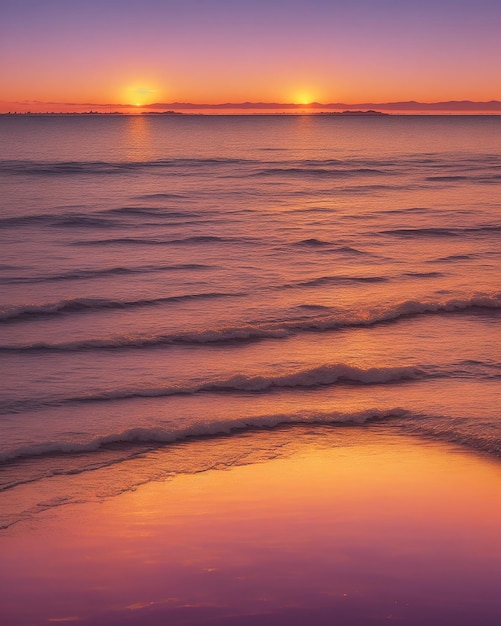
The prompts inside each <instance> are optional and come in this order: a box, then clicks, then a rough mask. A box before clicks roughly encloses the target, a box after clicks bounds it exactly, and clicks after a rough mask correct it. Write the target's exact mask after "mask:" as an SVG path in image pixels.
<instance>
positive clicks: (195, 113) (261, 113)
mask: <svg viewBox="0 0 501 626" xmlns="http://www.w3.org/2000/svg"><path fill="white" fill-rule="evenodd" d="M500 116H501V111H499V112H497V111H392V112H391V113H390V112H386V111H384V112H383V111H280V112H272V111H256V112H251V111H238V112H230V111H227V110H226V111H222V112H217V113H216V112H213V111H210V112H201V111H190V112H181V111H138V112H123V111H82V112H76V111H67V112H64V111H49V112H44V111H40V112H37V111H26V112H24V111H9V112H6V113H0V118H1V117H15V118H19V117H22V118H24V117H336V118H343V117H362V118H365V117H500Z"/></svg>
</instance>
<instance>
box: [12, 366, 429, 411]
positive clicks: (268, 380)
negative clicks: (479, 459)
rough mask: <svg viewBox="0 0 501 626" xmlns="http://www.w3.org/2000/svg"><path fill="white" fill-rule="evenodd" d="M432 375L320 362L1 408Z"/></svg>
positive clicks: (396, 380)
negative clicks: (294, 369)
mask: <svg viewBox="0 0 501 626" xmlns="http://www.w3.org/2000/svg"><path fill="white" fill-rule="evenodd" d="M433 375H436V374H434V373H432V372H431V371H427V370H426V369H425V368H418V367H413V366H405V367H370V368H366V369H364V368H360V367H356V366H353V365H348V364H345V363H337V364H333V365H320V366H317V367H310V368H306V369H303V370H300V371H298V372H289V373H286V374H280V375H275V376H273V375H262V376H248V375H245V374H240V375H236V376H231V377H229V378H225V379H219V380H212V381H208V382H204V383H199V384H194V385H186V386H181V385H171V386H169V385H167V386H163V387H141V388H136V389H113V390H111V391H103V392H98V393H93V394H91V393H89V394H85V395H82V396H73V397H67V398H63V399H60V400H47V401H43V400H42V401H39V400H37V401H36V402H35V403H34V402H32V401H30V400H17V401H12V402H4V403H3V406H2V407H1V412H2V413H3V414H6V413H12V412H18V411H20V410H22V411H26V410H30V409H32V408H37V409H39V408H40V407H41V406H62V405H67V404H82V403H93V402H109V401H114V400H132V399H134V398H164V397H170V396H179V395H193V394H197V393H222V392H223V393H228V392H230V393H231V392H241V391H244V392H254V393H264V392H267V391H275V390H277V389H293V388H296V387H304V388H317V387H325V386H329V385H334V384H336V383H345V384H353V385H380V384H388V383H399V382H404V381H410V380H417V379H422V378H426V377H430V376H433Z"/></svg>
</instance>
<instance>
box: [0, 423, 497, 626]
mask: <svg viewBox="0 0 501 626" xmlns="http://www.w3.org/2000/svg"><path fill="white" fill-rule="evenodd" d="M320 430H321V431H322V433H323V439H322V442H321V443H320V439H315V436H314V435H313V433H314V432H315V431H314V429H308V428H304V429H302V434H301V435H300V437H299V438H298V440H297V441H296V446H295V451H293V449H292V448H291V454H292V456H289V457H286V458H275V459H273V458H268V460H266V461H263V462H257V463H253V464H249V465H242V466H235V467H230V468H228V467H225V466H220V468H221V469H217V465H216V469H213V470H209V471H204V472H202V473H196V474H184V475H177V476H175V477H173V478H172V479H171V480H167V481H162V482H151V483H148V484H146V485H144V486H142V487H138V488H137V490H136V491H133V492H129V493H124V494H122V495H121V496H118V497H115V498H113V499H110V500H107V501H105V502H104V503H102V504H98V505H96V504H94V505H92V504H89V505H82V506H79V507H73V508H68V509H66V510H65V509H61V510H60V512H59V513H52V514H51V515H50V516H49V517H48V518H47V519H46V520H45V521H43V522H42V523H41V524H40V525H39V526H38V527H35V528H33V529H29V528H26V527H23V526H18V527H13V529H12V532H11V533H10V534H9V536H7V537H5V538H4V541H3V543H4V546H3V558H4V563H5V567H4V568H3V571H2V574H0V579H1V580H0V582H1V585H0V588H3V590H4V591H3V593H2V595H5V599H4V604H5V606H6V610H7V615H15V614H16V615H18V616H22V615H24V616H25V618H26V619H25V621H23V620H22V619H21V617H19V619H18V618H16V619H18V621H15V620H14V621H13V622H12V623H13V624H25V623H26V624H27V623H30V622H29V618H30V615H31V616H33V614H35V613H36V615H37V616H38V617H39V618H43V619H41V621H40V623H43V621H45V620H48V619H50V620H53V621H54V620H68V619H70V618H69V617H65V616H75V615H78V616H79V618H80V619H81V620H82V622H83V623H89V624H90V623H94V621H93V620H94V619H97V617H99V618H100V619H104V618H103V616H105V619H109V620H110V622H109V623H115V621H113V620H115V619H118V618H119V616H120V614H121V612H131V611H132V612H134V613H137V615H138V618H137V619H138V621H137V622H134V623H138V624H139V623H142V619H143V618H144V619H146V617H147V616H148V615H150V613H151V612H152V611H154V612H156V613H158V619H159V621H158V623H169V624H175V623H181V622H182V623H183V624H184V623H187V624H191V623H193V624H195V623H218V622H217V621H215V622H211V621H210V620H211V619H222V618H223V617H224V616H227V615H230V614H232V615H236V616H244V615H251V614H253V615H258V614H263V615H264V614H266V615H270V614H275V615H280V614H281V612H283V611H284V610H285V609H286V608H287V607H289V608H290V607H295V608H296V609H297V610H305V609H306V610H309V609H311V610H313V607H316V609H318V608H319V607H323V609H325V611H327V612H331V613H332V615H336V611H339V610H341V608H340V607H341V605H342V602H343V599H345V598H350V599H352V600H353V602H354V604H353V606H352V608H351V609H350V610H351V611H352V613H353V615H354V616H355V617H356V616H357V615H358V618H357V619H360V620H362V621H360V623H364V622H363V619H365V617H367V615H368V614H371V613H374V612H376V614H379V613H380V617H381V619H383V614H384V612H385V611H387V610H389V608H391V610H392V611H393V613H395V611H396V613H397V614H399V611H400V614H401V615H402V616H405V615H406V614H407V612H408V611H411V610H412V611H414V612H416V611H417V612H418V613H419V611H420V610H424V609H423V606H424V605H423V597H426V603H425V605H426V606H427V607H431V610H433V611H434V610H436V609H437V608H439V609H440V610H451V611H453V610H455V609H453V606H454V605H453V602H452V598H455V602H456V603H457V602H459V604H460V605H461V604H462V605H464V606H463V609H464V610H466V611H468V610H472V606H473V605H474V604H475V603H478V602H483V610H484V611H487V613H489V611H495V607H494V605H493V604H492V603H493V601H494V598H495V585H494V583H493V581H494V580H495V572H496V571H499V566H500V564H501V546H500V544H499V538H498V529H499V525H500V524H501V503H500V501H499V493H500V487H501V468H500V466H499V464H498V463H495V462H492V461H490V460H487V459H484V458H482V457H475V456H469V455H467V454H465V453H464V452H462V451H459V450H457V449H445V450H444V449H443V448H441V447H439V446H437V445H436V444H431V443H422V442H421V443H416V442H415V441H412V440H409V439H405V438H401V437H396V436H394V437H385V436H384V435H382V436H381V437H380V438H378V439H375V438H374V433H364V432H360V431H359V430H358V429H343V431H342V433H341V435H339V434H333V435H332V436H331V437H330V441H329V435H328V433H329V430H328V429H320ZM293 432H294V431H290V430H288V431H287V430H284V431H283V432H280V431H279V432H269V433H268V432H260V433H255V434H254V435H252V446H253V448H255V449H259V448H261V449H262V450H263V449H265V448H268V450H273V449H276V450H278V454H280V452H279V450H280V445H281V444H283V445H288V444H289V443H290V440H291V434H292V433H293ZM298 432H299V433H300V432H301V429H299V431H298ZM317 432H318V431H317ZM292 437H293V434H292ZM236 439H237V440H238V437H237V438H236ZM299 439H301V440H302V444H301V443H299ZM246 440H247V443H248V444H250V443H251V441H250V437H249V436H248V435H247V436H246V437H242V440H241V441H236V446H237V451H238V450H239V448H238V446H241V445H242V442H244V443H245V442H246ZM194 445H195V447H196V446H197V445H202V443H197V442H194ZM217 445H220V446H224V445H226V446H228V445H229V446H231V445H232V443H231V442H229V441H228V440H224V441H221V442H220V443H219V444H216V447H217ZM241 449H242V448H240V450H241ZM189 452H190V450H189V446H186V447H185V453H186V455H187V462H188V464H189ZM216 452H217V451H216V450H212V454H213V456H214V458H216V456H217V455H216ZM210 453H211V452H210V451H209V454H210ZM161 454H162V453H161ZM161 454H160V456H161ZM163 454H168V451H165V452H163ZM195 456H196V450H195ZM268 456H272V454H269V455H268ZM149 462H151V458H150V460H149ZM223 470H224V471H223ZM462 594H464V595H462ZM27 597H28V598H30V602H29V603H27V604H26V603H25V602H24V598H27ZM475 598H476V599H475ZM350 601H351V600H350ZM340 603H341V604H340ZM396 603H400V604H398V605H397V604H396ZM16 606H17V612H16V610H15V609H14V608H13V607H16ZM20 607H21V608H22V610H21V611H20V612H19V608H20ZM406 607H407V608H406ZM409 607H410V608H409ZM316 609H315V610H316ZM323 609H322V610H323ZM343 610H344V609H343ZM378 612H379V613H378ZM156 613H155V614H156ZM203 615H205V619H206V620H207V621H206V622H204V621H203V620H202V621H200V619H202V618H201V616H203ZM106 616H108V617H106ZM141 616H142V617H141ZM181 616H182V619H181ZM177 619H179V620H180V621H179V622H178V621H176V620H177ZM161 620H168V622H166V621H164V622H162V621H161ZM197 620H198V621H197ZM9 623H10V622H9ZM99 623H108V622H106V621H104V622H99ZM116 623H118V622H116ZM127 623H129V622H127ZM148 623H149V622H148ZM155 623H157V622H155ZM262 623H267V622H262ZM280 623H281V622H280ZM347 623H352V622H347ZM353 623H355V622H353ZM479 623H480V622H479ZM484 623H490V622H489V621H486V622H484Z"/></svg>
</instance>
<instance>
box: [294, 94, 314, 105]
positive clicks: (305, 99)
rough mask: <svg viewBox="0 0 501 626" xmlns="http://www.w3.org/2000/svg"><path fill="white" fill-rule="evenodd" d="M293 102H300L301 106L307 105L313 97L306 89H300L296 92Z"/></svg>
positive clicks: (312, 100)
mask: <svg viewBox="0 0 501 626" xmlns="http://www.w3.org/2000/svg"><path fill="white" fill-rule="evenodd" d="M294 102H295V103H296V104H302V105H303V106H307V105H309V104H311V103H312V102H314V98H313V97H312V96H311V94H310V93H308V92H307V91H301V92H299V93H297V94H296V96H295V98H294Z"/></svg>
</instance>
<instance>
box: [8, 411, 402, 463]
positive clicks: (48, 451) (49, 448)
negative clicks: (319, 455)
mask: <svg viewBox="0 0 501 626" xmlns="http://www.w3.org/2000/svg"><path fill="white" fill-rule="evenodd" d="M407 413H408V412H407V411H406V410H404V409H402V408H398V407H396V408H391V409H377V408H375V409H367V410H364V411H357V412H353V413H336V412H308V411H302V412H300V413H291V414H274V415H257V416H249V417H248V418H246V419H236V420H231V421H221V422H210V423H201V424H195V425H193V426H189V427H187V428H178V429H172V430H169V429H165V428H160V427H158V428H146V427H144V428H141V427H138V428H130V429H127V430H125V431H122V432H119V433H110V434H107V435H104V436H100V437H95V438H93V439H90V440H89V441H84V442H73V441H61V442H57V441H47V442H44V443H38V444H33V445H27V446H22V447H19V448H15V449H12V450H8V451H6V452H2V453H0V462H7V461H13V460H15V459H21V458H24V459H28V458H33V457H40V456H62V455H71V454H82V453H85V452H95V451H98V450H100V449H102V448H106V447H110V446H113V445H115V444H128V445H134V444H148V443H151V444H169V443H175V442H180V441H184V440H187V439H195V438H197V439H200V438H213V437H215V436H221V435H231V434H232V433H235V432H241V431H252V430H257V429H263V428H266V429H270V428H274V427H277V426H283V425H295V424H318V425H322V424H365V423H367V422H370V421H374V420H382V419H386V418H401V417H405V416H406V415H407Z"/></svg>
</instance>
